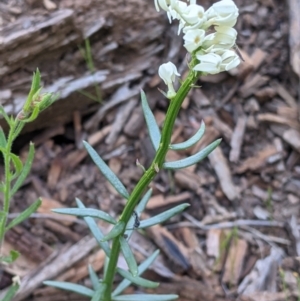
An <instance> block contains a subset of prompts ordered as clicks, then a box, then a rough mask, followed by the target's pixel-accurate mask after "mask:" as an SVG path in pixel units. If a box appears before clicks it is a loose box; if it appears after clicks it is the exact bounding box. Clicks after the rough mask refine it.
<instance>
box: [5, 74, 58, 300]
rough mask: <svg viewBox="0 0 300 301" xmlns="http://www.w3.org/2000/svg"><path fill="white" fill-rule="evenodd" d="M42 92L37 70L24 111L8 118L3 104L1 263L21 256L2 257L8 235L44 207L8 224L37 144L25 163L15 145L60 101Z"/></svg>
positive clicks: (12, 253)
mask: <svg viewBox="0 0 300 301" xmlns="http://www.w3.org/2000/svg"><path fill="white" fill-rule="evenodd" d="M41 89H42V87H41V75H40V72H39V70H37V71H36V72H35V73H34V74H33V79H32V84H31V89H30V92H29V94H28V97H27V99H26V101H25V103H24V105H23V108H22V110H21V111H20V112H19V113H18V115H17V116H16V117H13V116H8V115H7V113H6V112H5V110H4V108H3V107H2V106H1V105H0V115H2V117H4V119H5V121H6V122H7V125H8V133H7V135H6V134H5V133H4V131H3V129H2V128H0V153H1V154H2V157H3V160H4V177H3V182H2V183H0V192H1V193H2V194H3V204H2V208H1V210H0V264H1V263H2V262H3V263H6V264H10V263H12V262H14V261H15V260H16V259H17V258H18V257H19V255H20V254H19V253H18V252H17V251H15V250H11V251H10V254H9V255H8V256H3V255H2V253H1V251H2V243H3V240H4V236H5V233H6V232H7V231H8V230H9V229H11V228H13V227H14V226H16V225H18V224H20V223H21V222H23V221H24V220H25V219H27V218H28V217H29V216H30V215H31V214H32V213H33V212H35V211H36V210H37V208H38V207H39V206H40V205H41V200H37V201H36V202H34V203H33V204H31V205H30V206H29V207H28V208H27V209H25V210H24V211H23V212H21V213H20V214H19V215H18V216H17V217H16V218H14V219H13V220H11V221H10V222H9V223H8V224H7V218H8V214H9V210H10V202H11V199H12V197H13V196H14V194H15V193H16V192H17V191H18V190H19V188H20V187H21V185H22V184H23V183H24V181H25V179H26V177H27V176H28V174H29V171H30V169H31V166H32V162H33V157H34V145H33V144H32V143H30V147H29V153H28V157H27V159H26V161H25V163H24V164H23V162H22V161H21V159H20V158H19V157H18V156H17V155H16V154H13V153H12V146H13V142H14V141H15V139H16V138H17V137H18V135H19V134H20V133H21V131H22V129H23V127H24V126H25V124H26V123H28V122H31V121H33V120H34V119H36V118H37V116H38V115H39V113H40V112H41V111H43V110H44V109H46V108H47V107H48V106H49V105H51V104H52V103H53V102H54V101H55V99H56V96H54V95H53V94H51V93H47V94H41ZM18 288H19V284H18V283H14V284H13V285H12V286H11V287H10V288H9V289H8V291H7V292H6V294H5V297H4V299H3V300H5V301H9V300H11V299H12V298H13V296H14V295H15V293H16V292H17V290H18Z"/></svg>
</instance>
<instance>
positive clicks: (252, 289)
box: [238, 247, 284, 296]
mask: <svg viewBox="0 0 300 301" xmlns="http://www.w3.org/2000/svg"><path fill="white" fill-rule="evenodd" d="M283 255H284V252H283V250H282V249H280V248H278V247H272V248H271V253H270V255H269V256H267V257H265V258H263V259H259V260H257V262H256V264H255V266H254V268H253V269H252V271H251V273H250V274H249V275H247V276H246V277H245V278H244V279H243V281H242V282H241V284H240V285H239V288H238V293H239V294H242V295H245V296H248V295H251V294H253V293H256V292H262V291H269V292H275V289H276V280H277V276H276V274H277V273H276V266H278V264H279V262H280V260H281V259H282V257H283Z"/></svg>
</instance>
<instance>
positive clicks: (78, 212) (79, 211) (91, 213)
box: [51, 208, 117, 224]
mask: <svg viewBox="0 0 300 301" xmlns="http://www.w3.org/2000/svg"><path fill="white" fill-rule="evenodd" d="M51 211H53V212H55V213H59V214H68V215H75V216H80V217H93V218H98V219H102V220H104V221H106V222H108V223H110V224H116V223H117V221H116V220H115V219H114V218H113V217H111V216H110V215H109V214H107V213H106V212H104V211H101V210H98V209H93V208H85V209H83V208H59V209H52V210H51Z"/></svg>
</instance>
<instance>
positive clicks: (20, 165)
mask: <svg viewBox="0 0 300 301" xmlns="http://www.w3.org/2000/svg"><path fill="white" fill-rule="evenodd" d="M10 157H11V159H12V161H13V163H14V166H15V169H16V174H17V175H19V174H20V172H21V171H22V169H23V163H22V161H21V159H20V158H19V157H18V156H16V155H15V154H10Z"/></svg>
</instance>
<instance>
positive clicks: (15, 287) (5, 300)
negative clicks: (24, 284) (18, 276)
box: [2, 283, 20, 301]
mask: <svg viewBox="0 0 300 301" xmlns="http://www.w3.org/2000/svg"><path fill="white" fill-rule="evenodd" d="M19 287H20V286H19V284H17V283H15V284H12V285H11V286H10V288H9V289H8V291H7V292H6V294H5V296H4V298H3V299H2V301H11V300H12V299H13V297H14V295H15V294H16V292H17V291H18V289H19Z"/></svg>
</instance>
